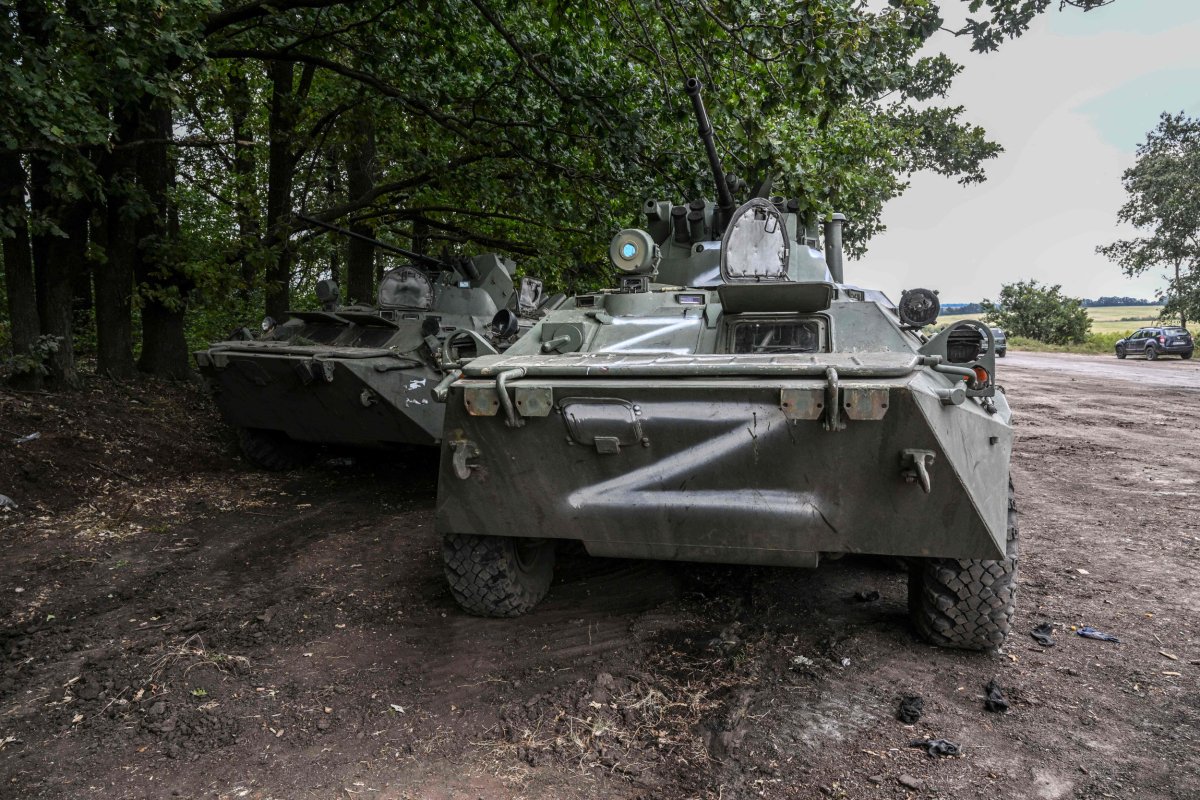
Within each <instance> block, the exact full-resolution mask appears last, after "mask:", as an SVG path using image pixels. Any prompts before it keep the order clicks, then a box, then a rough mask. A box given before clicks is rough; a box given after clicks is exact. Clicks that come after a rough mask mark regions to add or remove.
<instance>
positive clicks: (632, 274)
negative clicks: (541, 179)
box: [436, 80, 1017, 649]
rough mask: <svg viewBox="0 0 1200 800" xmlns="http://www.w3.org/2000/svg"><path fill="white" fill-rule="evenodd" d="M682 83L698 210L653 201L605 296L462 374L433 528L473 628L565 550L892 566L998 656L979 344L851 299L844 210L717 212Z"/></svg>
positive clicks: (1007, 526) (1006, 555)
mask: <svg viewBox="0 0 1200 800" xmlns="http://www.w3.org/2000/svg"><path fill="white" fill-rule="evenodd" d="M699 90H700V86H699V84H698V82H696V81H694V80H692V81H689V82H688V91H689V93H690V94H691V95H692V98H693V104H694V106H695V109H696V113H697V116H698V118H699V123H700V132H701V135H702V137H703V138H704V140H705V144H706V149H707V150H708V154H709V160H710V162H711V164H712V166H713V169H714V172H715V174H716V176H717V184H718V186H717V194H718V201H717V203H716V204H713V203H710V202H704V201H696V202H693V203H691V204H690V205H686V206H680V205H672V204H671V203H669V202H662V201H650V202H647V203H646V204H645V208H644V219H645V224H644V227H643V228H640V229H628V230H623V231H621V232H620V233H619V234H617V236H616V237H615V238H614V239H613V240H612V243H611V247H610V251H609V255H610V258H611V260H612V263H613V265H614V266H615V267H616V269H617V270H618V272H619V274H620V278H619V286H617V287H614V288H612V289H609V290H606V291H598V292H593V293H589V294H583V295H579V296H577V297H574V298H573V299H571V300H569V301H567V302H566V303H564V304H563V305H562V306H561V307H559V308H558V309H557V310H555V311H554V312H552V313H550V314H548V315H547V316H546V317H545V318H543V319H541V320H540V321H539V322H538V323H537V324H536V325H535V326H534V327H533V329H532V330H531V332H530V333H529V334H527V335H526V336H524V337H523V338H522V339H521V340H520V341H518V342H517V343H516V344H514V345H513V346H512V347H511V348H509V350H508V351H507V352H505V353H504V354H501V355H486V356H479V357H476V358H472V359H470V360H467V361H464V362H463V363H462V364H461V375H460V376H459V377H458V378H457V380H455V381H453V382H452V383H449V384H448V385H446V386H444V387H442V389H441V391H440V392H439V397H441V398H443V399H444V400H445V402H446V403H447V406H446V408H447V410H446V421H445V425H446V428H445V437H444V439H443V442H442V459H441V467H440V480H439V489H438V501H437V517H436V526H437V530H438V532H439V533H441V534H442V535H443V556H444V563H445V571H446V575H447V578H448V580H449V583H450V588H451V591H452V593H453V595H454V597H455V599H456V600H457V601H458V603H459V604H460V605H461V606H462V607H463V608H464V609H465V610H467V611H469V612H471V613H475V614H480V615H486V616H498V617H507V616H515V615H518V614H521V613H523V612H526V611H529V610H530V609H532V608H533V607H534V606H535V605H536V604H537V603H538V602H539V601H540V600H541V599H542V597H543V596H544V595H545V594H546V593H547V591H548V590H549V586H550V581H551V573H552V570H553V563H554V546H555V541H556V540H558V539H576V540H580V541H582V543H583V545H584V546H585V547H586V548H587V550H588V552H589V553H591V554H593V555H597V556H616V557H626V558H628V557H632V558H655V559H674V560H688V561H708V562H724V563H736V564H762V565H790V566H796V567H815V566H817V564H818V562H819V561H820V560H821V559H822V557H826V558H831V557H837V556H839V555H841V554H845V553H871V554H883V555H888V556H895V557H900V558H903V559H907V560H909V563H910V576H911V577H910V597H909V603H910V609H911V612H912V616H913V619H914V621H915V624H916V627H917V629H918V631H919V632H920V633H921V634H922V635H923V636H924V637H925V638H926V639H928V640H929V641H931V642H934V643H936V644H939V645H944V646H951V647H961V648H968V649H991V648H995V647H997V646H999V645H1000V644H1001V643H1002V642H1003V641H1004V638H1005V636H1006V635H1007V634H1008V631H1009V625H1010V620H1011V618H1012V613H1013V597H1014V592H1015V589H1016V573H1017V526H1016V513H1015V506H1014V503H1013V497H1012V488H1011V482H1010V480H1009V457H1010V453H1011V448H1012V441H1013V432H1012V427H1011V414H1010V410H1009V406H1008V403H1007V401H1006V400H1005V397H1004V394H1003V393H998V392H997V386H996V380H995V350H996V349H995V345H994V342H993V341H992V334H991V331H990V330H989V328H988V327H987V326H986V325H984V324H982V323H979V322H974V321H966V322H958V323H955V324H953V325H951V326H949V327H948V328H947V329H946V330H944V331H942V332H941V333H939V334H938V335H936V336H934V337H932V338H927V337H925V336H923V335H922V333H921V328H922V327H923V326H925V325H928V324H930V323H931V322H932V321H933V320H934V319H936V316H937V314H938V312H939V310H940V305H939V303H938V300H937V296H936V294H935V293H934V292H931V291H928V290H925V289H914V290H912V291H908V292H905V293H904V295H903V296H902V298H901V299H900V302H899V305H896V304H893V303H892V302H891V301H889V300H888V298H887V297H885V296H884V295H883V294H882V293H880V292H878V291H872V290H867V289H862V288H858V287H856V286H854V285H852V284H848V283H846V281H845V279H844V278H843V274H842V256H841V243H840V240H841V225H842V218H841V217H840V215H834V217H833V218H832V219H831V220H829V221H828V222H826V223H825V225H824V253H822V252H821V250H819V249H818V246H819V245H820V241H819V231H818V225H817V223H816V220H814V219H812V218H811V217H808V216H806V215H804V214H801V213H799V208H800V204H799V203H798V202H796V201H788V200H784V199H783V198H779V197H776V198H765V197H756V198H752V199H750V200H749V201H748V202H746V203H744V204H743V205H741V206H740V207H736V206H735V203H734V200H733V197H732V195H731V192H730V190H729V188H728V186H727V185H726V181H725V180H724V174H723V172H722V170H721V166H720V161H719V159H718V157H717V154H716V150H715V147H714V146H713V144H712V138H711V128H710V127H709V124H708V119H707V115H706V113H705V111H704V108H703V104H702V102H701V100H700V94H699Z"/></svg>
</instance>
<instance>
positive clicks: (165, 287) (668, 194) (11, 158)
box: [0, 0, 1099, 383]
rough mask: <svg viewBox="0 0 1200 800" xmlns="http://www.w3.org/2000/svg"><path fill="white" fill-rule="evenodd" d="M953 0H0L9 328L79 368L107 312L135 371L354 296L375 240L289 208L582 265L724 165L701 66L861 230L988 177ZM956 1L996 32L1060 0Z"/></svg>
mask: <svg viewBox="0 0 1200 800" xmlns="http://www.w3.org/2000/svg"><path fill="white" fill-rule="evenodd" d="M953 1H954V0H942V2H938V1H937V0H890V2H889V3H887V4H864V3H861V2H859V1H858V0H808V1H807V2H803V3H769V2H768V3H752V4H751V3H742V2H699V3H693V2H687V3H685V2H682V0H665V1H664V0H618V1H617V2H595V0H585V1H584V2H572V3H566V2H562V1H561V0H543V2H541V3H523V2H517V1H516V0H413V2H408V3H392V2H385V0H358V1H357V2H349V0H270V2H268V1H267V0H239V1H238V2H232V1H230V2H225V1H223V0H179V2H173V3H165V4H164V3H148V2H145V0H72V2H69V3H65V4H64V3H60V2H51V0H17V1H16V2H14V3H12V4H7V5H5V7H4V9H3V10H0V103H3V107H5V108H6V109H9V110H10V113H8V114H6V115H4V116H3V117H0V172H2V173H3V175H4V176H7V177H6V180H5V185H6V186H12V187H15V188H14V191H13V192H10V193H8V194H4V195H3V197H0V238H3V240H4V253H5V276H4V281H5V285H6V286H7V287H8V292H7V294H8V303H7V307H8V310H9V314H10V324H11V340H12V342H13V346H14V348H15V349H16V350H20V351H21V353H20V354H24V351H25V350H27V349H28V348H30V347H32V346H33V345H34V344H35V343H36V342H37V341H39V339H38V337H39V336H42V335H51V336H56V337H58V338H59V339H60V340H62V342H63V344H64V347H63V348H62V350H61V351H59V352H56V353H55V354H54V357H53V359H54V361H53V363H52V364H51V367H52V369H51V375H52V376H53V377H54V378H56V379H59V380H62V381H64V382H68V383H69V382H70V380H71V379H72V378H73V364H72V358H73V350H72V343H73V342H74V340H75V339H80V333H83V334H84V336H83V338H82V339H80V340H81V341H90V340H91V339H92V338H93V337H91V336H90V334H88V326H90V325H91V324H92V322H91V320H93V319H94V320H96V321H97V322H98V324H97V325H96V336H95V337H94V340H95V341H96V342H97V345H96V346H97V348H98V349H97V357H98V367H99V369H100V370H101V371H102V372H107V373H109V374H112V375H115V376H117V377H129V376H131V375H132V371H133V368H134V360H133V355H134V350H135V348H136V349H137V350H138V351H139V353H140V355H139V359H138V361H137V364H138V366H140V367H141V369H143V370H146V371H151V372H155V373H157V374H163V375H172V376H182V375H184V374H186V372H187V365H186V345H187V344H189V343H190V344H192V345H195V344H200V343H202V342H203V341H205V340H207V339H212V338H215V337H220V336H222V335H223V334H224V333H225V332H226V331H228V330H229V329H230V328H231V327H233V326H234V325H235V324H239V323H241V322H244V321H245V320H246V318H247V317H248V316H251V315H256V314H258V313H261V312H262V311H263V310H265V311H267V312H269V313H273V314H276V315H277V314H279V313H281V311H282V310H284V309H286V308H287V307H288V306H289V305H303V304H304V303H306V302H309V301H308V299H307V287H310V286H311V285H312V283H313V282H314V281H315V280H316V279H317V278H319V277H321V276H324V275H328V274H332V275H334V276H336V277H339V278H341V279H342V284H343V286H344V287H349V288H348V291H353V292H354V294H355V295H356V299H361V297H360V296H361V295H362V294H364V292H365V288H369V286H370V283H371V280H372V279H373V278H374V274H373V273H377V271H378V269H380V268H381V267H382V266H383V264H384V262H383V258H384V257H383V256H382V255H379V254H375V253H372V252H370V250H369V249H367V250H366V251H364V250H363V248H361V247H357V248H354V247H350V246H348V245H347V244H346V243H345V242H343V241H339V240H336V239H333V238H332V237H330V236H329V235H327V234H326V233H325V232H324V231H323V230H322V229H319V228H315V227H312V226H310V225H309V224H308V223H306V222H304V221H303V220H302V219H301V218H300V217H299V216H298V213H300V212H303V213H305V214H308V215H311V216H314V217H316V218H318V219H321V220H324V221H330V222H338V223H341V224H344V225H348V226H350V227H352V228H354V229H355V230H357V231H359V232H362V233H367V234H374V235H377V236H379V237H380V238H385V239H393V240H398V241H399V242H401V243H403V244H405V245H407V246H409V247H411V248H413V249H416V250H419V251H422V252H439V251H443V250H445V251H447V252H450V253H455V252H462V251H472V252H477V251H479V250H482V249H493V250H500V251H503V252H505V253H507V254H510V255H513V256H514V257H516V258H517V259H518V261H519V263H521V265H522V266H523V268H524V269H525V270H526V271H528V272H533V273H536V274H537V275H539V276H540V277H542V278H544V279H546V280H547V281H548V282H550V283H551V284H557V285H558V286H561V287H564V288H568V289H570V288H575V287H577V286H581V285H587V284H589V283H593V282H595V281H596V280H598V276H599V275H600V270H601V269H602V265H603V264H604V252H605V248H606V243H607V241H608V239H609V237H610V235H611V232H612V231H613V230H614V229H617V228H620V227H624V226H627V225H629V224H631V223H633V222H634V220H635V212H636V209H638V208H640V207H641V203H642V201H643V200H644V199H646V198H648V197H662V198H671V199H677V200H689V199H692V198H695V197H700V196H704V195H710V196H711V194H712V193H713V187H712V179H711V176H709V175H708V172H707V164H706V162H705V160H704V158H703V152H702V150H701V148H700V146H699V144H698V142H697V140H696V136H695V127H694V122H693V121H692V120H691V117H690V112H689V106H688V102H687V99H686V97H685V96H684V94H683V92H682V90H681V89H682V85H683V81H684V79H685V77H687V76H692V75H695V76H698V77H699V78H700V79H701V80H702V81H703V82H704V83H705V85H706V90H705V96H706V100H707V103H708V105H709V109H710V113H711V116H712V118H713V121H714V123H715V125H716V126H717V130H718V139H719V147H720V151H721V157H722V159H723V162H724V164H725V167H726V169H727V170H729V171H730V172H734V173H736V174H737V175H738V176H740V177H741V178H743V179H744V180H745V181H746V182H749V183H755V182H757V181H758V180H760V179H762V178H764V177H766V176H768V175H769V176H773V177H774V178H775V182H774V192H775V193H778V194H783V195H786V196H789V197H795V198H797V199H798V200H799V201H800V202H801V205H802V207H803V208H804V209H805V210H807V211H810V212H812V213H814V214H826V213H829V212H831V211H834V210H837V211H842V212H845V213H846V214H847V215H848V216H849V217H850V219H851V220H852V223H853V224H852V226H851V228H850V229H849V230H848V232H847V243H848V246H849V248H850V249H851V251H852V252H853V253H857V254H861V253H862V252H864V251H865V249H866V246H867V243H868V241H869V240H870V238H871V237H872V236H873V235H875V234H877V233H878V232H879V231H881V230H883V222H882V219H881V213H882V209H883V206H884V204H885V203H886V202H887V201H888V200H889V199H891V198H893V197H896V196H897V195H899V194H900V193H902V192H903V191H904V190H905V188H906V187H907V185H908V180H909V177H910V176H911V175H912V174H913V173H915V172H920V171H931V172H934V173H937V174H940V175H944V176H946V177H948V178H952V179H955V180H958V181H960V182H962V183H972V182H977V181H980V180H983V178H984V164H985V163H986V162H987V161H988V159H990V158H992V157H994V156H995V155H996V154H997V153H998V152H1000V147H999V145H997V144H996V143H994V142H991V141H989V140H988V139H987V137H986V135H985V132H984V131H983V130H982V129H981V128H979V127H978V126H975V125H972V124H970V123H969V122H968V121H966V119H965V116H966V113H965V111H964V109H962V108H961V107H956V106H949V105H946V104H944V103H943V102H941V101H942V99H943V98H944V97H945V95H946V92H947V91H948V89H949V87H950V85H951V83H952V81H953V79H954V77H955V75H957V74H958V72H959V71H960V69H961V67H960V66H959V65H958V64H956V63H954V62H953V61H952V60H951V59H949V58H947V57H946V56H944V55H932V56H929V55H922V53H923V50H922V48H923V47H924V46H925V44H926V42H927V41H928V40H929V39H930V37H932V36H934V35H936V34H937V33H938V32H939V31H940V30H942V25H943V21H942V18H941V16H940V7H941V5H943V4H944V3H947V2H953ZM963 1H964V2H970V3H971V8H972V11H973V12H983V14H984V16H983V19H984V21H985V22H986V24H985V25H983V26H982V27H980V26H979V25H974V27H970V26H969V27H968V28H967V29H964V30H963V31H959V33H960V34H964V35H969V36H972V37H973V38H974V41H975V44H976V48H977V49H981V50H986V49H991V48H992V47H994V45H995V43H996V42H997V41H999V39H997V38H996V36H997V32H999V34H1000V36H1001V38H1003V37H1004V36H1012V35H1017V34H1019V33H1020V32H1021V31H1022V30H1024V28H1025V27H1027V25H1028V22H1029V19H1030V18H1031V17H1032V15H1033V14H1036V13H1039V12H1040V11H1042V10H1044V9H1045V8H1047V7H1048V5H1049V2H1046V1H1043V0H1030V2H1011V1H1009V0H987V2H981V0H963ZM1073 4H1075V5H1080V6H1081V7H1085V8H1086V7H1093V6H1095V5H1098V4H1099V3H1098V2H1095V0H1078V2H1075V3H1073ZM8 178H11V180H10V179H8ZM26 262H28V264H27V263H26ZM33 276H36V277H37V280H36V281H35V280H33ZM35 283H36V284H37V286H38V287H39V288H38V289H37V291H36V297H35V296H34V294H35V292H34V290H33V288H32V287H33V285H34V284H35ZM68 285H69V287H70V290H69V291H67V290H65V289H63V288H62V287H65V286H68ZM47 287H49V288H47ZM35 308H36V313H25V312H26V311H29V312H33V311H34V310H35ZM135 321H137V323H138V325H139V327H140V330H137V329H135V328H134V327H133V324H134V322H135ZM76 328H80V329H81V330H78V331H77V330H76ZM185 336H186V337H187V341H185Z"/></svg>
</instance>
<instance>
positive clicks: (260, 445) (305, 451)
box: [238, 428, 313, 472]
mask: <svg viewBox="0 0 1200 800" xmlns="http://www.w3.org/2000/svg"><path fill="white" fill-rule="evenodd" d="M238 446H239V447H241V449H242V455H244V456H245V457H246V460H247V461H249V462H250V463H251V464H254V465H255V466H256V467H261V468H262V469H266V470H271V471H272V472H282V471H284V470H289V469H295V468H296V467H302V466H304V465H305V464H307V463H308V462H309V461H311V460H312V457H313V451H312V448H311V447H309V446H308V445H305V444H303V443H301V442H297V441H296V440H295V439H289V438H288V437H287V435H286V434H283V433H280V432H279V431H265V430H260V429H258V428H238Z"/></svg>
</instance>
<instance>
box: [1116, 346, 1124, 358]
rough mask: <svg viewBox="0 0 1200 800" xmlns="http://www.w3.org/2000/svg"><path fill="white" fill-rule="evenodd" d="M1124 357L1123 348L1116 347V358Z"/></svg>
mask: <svg viewBox="0 0 1200 800" xmlns="http://www.w3.org/2000/svg"><path fill="white" fill-rule="evenodd" d="M1124 357H1125V348H1124V347H1118V348H1117V358H1124Z"/></svg>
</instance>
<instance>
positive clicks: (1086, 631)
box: [1075, 626, 1121, 644]
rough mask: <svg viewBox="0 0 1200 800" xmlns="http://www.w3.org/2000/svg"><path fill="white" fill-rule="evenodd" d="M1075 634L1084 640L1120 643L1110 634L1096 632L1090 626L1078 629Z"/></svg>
mask: <svg viewBox="0 0 1200 800" xmlns="http://www.w3.org/2000/svg"><path fill="white" fill-rule="evenodd" d="M1075 632H1076V633H1077V634H1079V635H1080V636H1082V637H1083V638H1085V639H1099V640H1100V641H1102V642H1116V643H1117V644H1120V643H1121V640H1120V639H1118V638H1117V637H1115V636H1113V635H1112V634H1111V633H1105V632H1104V631H1098V630H1096V629H1095V628H1093V627H1091V626H1087V627H1083V628H1080V629H1079V630H1077V631H1075Z"/></svg>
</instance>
